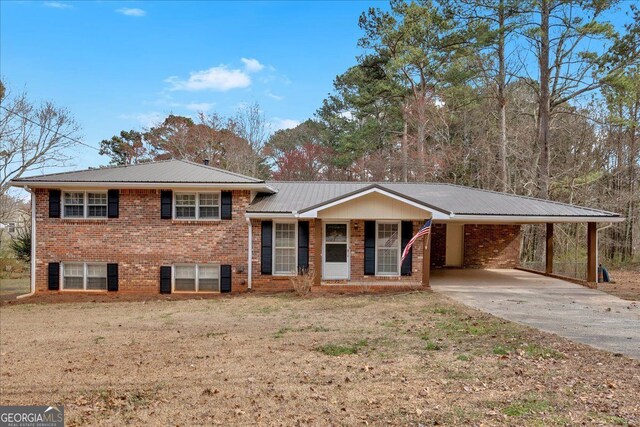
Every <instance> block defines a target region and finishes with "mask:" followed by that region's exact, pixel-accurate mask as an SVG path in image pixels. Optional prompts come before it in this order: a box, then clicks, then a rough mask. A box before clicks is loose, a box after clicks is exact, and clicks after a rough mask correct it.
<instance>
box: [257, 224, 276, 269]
mask: <svg viewBox="0 0 640 427" xmlns="http://www.w3.org/2000/svg"><path fill="white" fill-rule="evenodd" d="M272 233H273V222H272V221H262V239H261V240H262V244H261V247H260V249H261V250H260V262H261V267H260V273H262V274H271V273H272V265H271V262H272V256H271V254H272V251H273V250H272V240H273V234H272Z"/></svg>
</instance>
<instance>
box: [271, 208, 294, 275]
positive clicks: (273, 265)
mask: <svg viewBox="0 0 640 427" xmlns="http://www.w3.org/2000/svg"><path fill="white" fill-rule="evenodd" d="M276 224H294V227H293V230H294V233H295V237H294V240H293V245H294V248H293V249H294V250H293V253H294V254H295V258H296V261H295V269H294V271H291V272H280V273H278V272H276ZM271 233H272V234H271V242H272V246H271V258H272V259H271V271H272V272H273V273H272V275H273V276H297V275H298V221H296V220H293V221H273V230H271ZM285 249H289V248H285Z"/></svg>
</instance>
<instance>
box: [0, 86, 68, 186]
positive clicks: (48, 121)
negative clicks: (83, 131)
mask: <svg viewBox="0 0 640 427" xmlns="http://www.w3.org/2000/svg"><path fill="white" fill-rule="evenodd" d="M79 131H80V126H79V125H78V123H77V122H76V121H75V119H74V118H73V117H72V116H71V113H70V112H69V111H68V110H67V109H65V108H61V107H58V106H56V105H55V104H54V103H52V102H44V103H43V104H42V105H40V106H36V105H35V104H34V103H32V102H31V101H30V100H29V99H28V98H27V94H26V93H20V94H18V95H15V96H12V94H11V93H10V92H9V91H8V90H7V89H6V86H5V85H4V83H3V82H0V195H3V194H5V193H6V192H7V190H8V188H9V181H11V180H12V179H15V178H19V177H20V176H22V175H23V174H24V173H25V172H27V171H31V172H33V171H36V170H40V169H42V168H44V167H52V166H61V165H64V164H65V162H66V161H67V160H68V159H69V156H68V154H67V149H69V148H71V147H73V146H75V145H76V142H74V139H77V138H79Z"/></svg>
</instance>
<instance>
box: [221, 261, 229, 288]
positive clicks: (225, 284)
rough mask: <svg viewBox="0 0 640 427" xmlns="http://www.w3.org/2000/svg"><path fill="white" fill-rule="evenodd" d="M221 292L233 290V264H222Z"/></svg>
mask: <svg viewBox="0 0 640 427" xmlns="http://www.w3.org/2000/svg"><path fill="white" fill-rule="evenodd" d="M220 292H223V293H226V292H231V266H230V265H221V266H220Z"/></svg>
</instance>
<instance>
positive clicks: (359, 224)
mask: <svg viewBox="0 0 640 427" xmlns="http://www.w3.org/2000/svg"><path fill="white" fill-rule="evenodd" d="M251 223H252V225H253V280H252V286H253V288H255V289H256V290H282V289H291V287H292V284H291V278H290V277H286V276H273V275H262V274H260V271H261V269H260V252H261V241H262V236H261V223H262V222H261V221H260V220H252V221H251ZM422 224H424V221H423V220H419V221H414V222H413V231H414V233H417V232H418V230H419V229H420V227H421V226H422ZM315 240H316V239H315V226H314V221H310V224H309V267H310V269H312V270H315V269H316V268H322V263H321V262H318V263H316V260H315V259H314V258H315V257H314V254H315V245H316V241H315ZM320 244H322V242H320ZM349 246H350V251H351V260H350V261H351V281H360V282H376V281H383V282H390V281H399V282H405V283H407V284H415V283H416V282H417V283H420V282H421V280H422V253H423V248H422V244H421V241H419V242H418V243H417V244H415V245H414V246H413V261H412V262H413V264H412V265H413V274H412V275H411V276H399V277H388V276H384V277H382V276H365V275H364V221H363V220H352V221H351V222H350V239H349ZM330 283H348V281H346V280H331V281H330Z"/></svg>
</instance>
